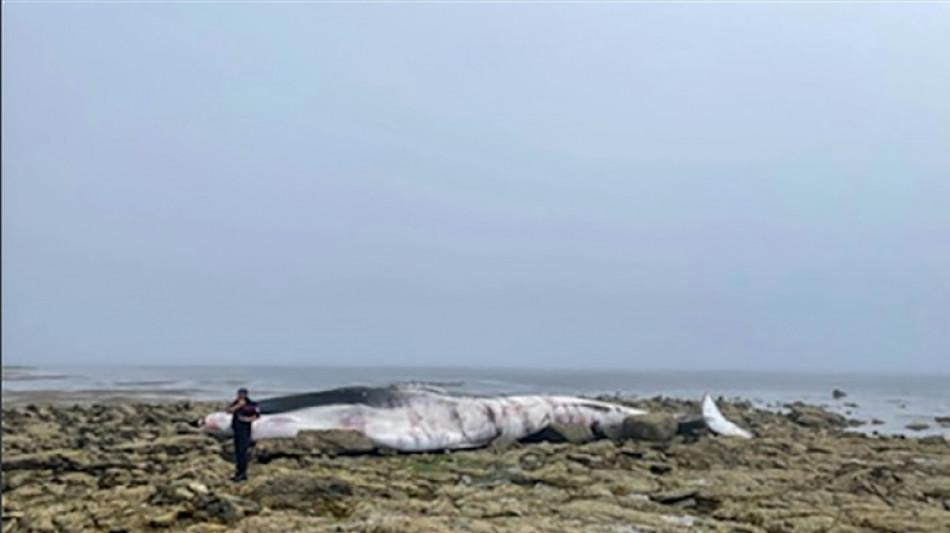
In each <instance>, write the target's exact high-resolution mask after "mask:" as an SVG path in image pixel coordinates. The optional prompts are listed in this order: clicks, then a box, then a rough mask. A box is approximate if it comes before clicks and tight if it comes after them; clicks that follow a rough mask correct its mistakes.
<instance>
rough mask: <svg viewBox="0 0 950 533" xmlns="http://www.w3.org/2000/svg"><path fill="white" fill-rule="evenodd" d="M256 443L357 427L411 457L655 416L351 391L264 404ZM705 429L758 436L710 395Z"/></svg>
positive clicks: (401, 391)
mask: <svg viewBox="0 0 950 533" xmlns="http://www.w3.org/2000/svg"><path fill="white" fill-rule="evenodd" d="M258 406H259V407H260V410H261V417H260V418H259V419H258V420H256V421H255V422H254V423H253V425H252V430H251V432H252V434H251V438H252V439H253V440H255V441H257V440H262V439H275V438H292V437H295V436H297V434H298V433H299V432H301V431H312V430H353V431H358V432H360V433H363V434H364V435H366V437H367V438H369V440H371V441H372V442H373V443H374V444H375V445H376V446H379V447H384V448H390V449H395V450H400V451H405V452H421V451H435V450H451V449H465V448H479V447H482V446H485V445H487V444H489V443H491V442H492V441H493V440H495V439H497V438H500V437H507V438H510V439H514V440H520V439H523V438H525V437H529V436H531V435H534V434H536V433H538V432H540V431H541V430H543V429H545V428H546V427H548V426H550V425H551V424H581V425H585V426H588V427H590V428H591V429H592V430H594V431H595V432H599V433H605V432H606V431H608V430H609V428H611V427H619V426H622V425H623V422H624V420H625V419H627V418H628V417H636V416H640V415H644V414H646V413H647V412H646V411H643V410H640V409H635V408H632V407H627V406H623V405H618V404H614V403H610V402H604V401H598V400H592V399H587V398H579V397H572V396H546V395H530V396H529V395H522V396H487V397H479V396H461V395H454V394H449V393H447V392H445V391H442V390H439V389H434V388H430V387H424V386H398V385H396V386H389V387H362V386H360V387H344V388H338V389H331V390H327V391H321V392H314V393H306V394H296V395H292V396H282V397H277V398H270V399H266V400H262V401H260V402H258ZM702 422H703V424H704V425H705V427H707V428H709V429H710V430H711V431H713V432H714V433H717V434H719V435H723V436H728V437H742V438H749V437H751V434H750V433H749V432H748V431H746V430H744V429H742V428H739V427H738V426H736V425H735V424H734V423H732V422H730V421H729V420H727V419H726V418H725V417H724V416H723V415H722V413H720V411H719V409H718V408H717V407H716V404H715V402H713V400H712V398H710V397H709V396H708V395H706V397H705V398H704V399H703V418H702ZM202 431H204V432H206V433H211V434H215V435H219V436H229V435H230V434H231V415H229V414H227V413H225V412H223V411H219V412H214V413H211V414H209V415H208V416H206V417H205V418H204V420H203V424H202Z"/></svg>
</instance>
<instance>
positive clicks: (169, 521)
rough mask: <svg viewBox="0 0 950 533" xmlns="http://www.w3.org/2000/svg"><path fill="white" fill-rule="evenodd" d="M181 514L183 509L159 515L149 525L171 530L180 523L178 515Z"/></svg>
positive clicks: (151, 519) (150, 520)
mask: <svg viewBox="0 0 950 533" xmlns="http://www.w3.org/2000/svg"><path fill="white" fill-rule="evenodd" d="M181 512H182V510H181V509H177V508H176V509H172V510H171V511H166V512H162V513H159V514H158V515H155V516H153V517H152V518H150V519H149V520H148V525H149V526H151V527H154V528H159V529H165V528H170V527H172V526H174V525H175V523H176V522H178V515H179V514H180V513H181Z"/></svg>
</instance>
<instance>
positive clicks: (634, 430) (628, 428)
mask: <svg viewBox="0 0 950 533" xmlns="http://www.w3.org/2000/svg"><path fill="white" fill-rule="evenodd" d="M677 427H678V426H677V423H676V419H674V418H673V417H672V416H670V415H666V414H662V413H648V414H645V415H639V416H630V417H627V418H626V419H624V421H623V426H622V427H621V428H620V433H619V437H620V438H621V439H633V440H645V441H653V442H661V441H668V440H670V439H672V438H673V437H675V436H676V431H677Z"/></svg>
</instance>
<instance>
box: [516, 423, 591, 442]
mask: <svg viewBox="0 0 950 533" xmlns="http://www.w3.org/2000/svg"><path fill="white" fill-rule="evenodd" d="M594 438H595V437H594V432H593V431H591V429H590V426H587V425H584V424H551V425H549V426H547V427H546V428H544V429H542V430H541V431H539V432H537V433H535V434H533V435H529V436H527V437H525V438H524V439H522V442H527V443H532V442H555V443H559V442H569V443H571V444H584V443H586V442H590V441H592V440H594Z"/></svg>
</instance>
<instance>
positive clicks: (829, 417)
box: [788, 405, 848, 429]
mask: <svg viewBox="0 0 950 533" xmlns="http://www.w3.org/2000/svg"><path fill="white" fill-rule="evenodd" d="M788 418H789V420H791V421H792V422H795V423H796V424H798V425H799V426H803V427H807V428H816V429H818V428H843V427H847V426H848V419H847V418H845V417H844V416H842V415H839V414H838V413H832V412H830V411H827V410H825V409H822V408H820V407H813V406H808V405H793V406H792V408H791V412H790V413H789V414H788Z"/></svg>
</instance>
